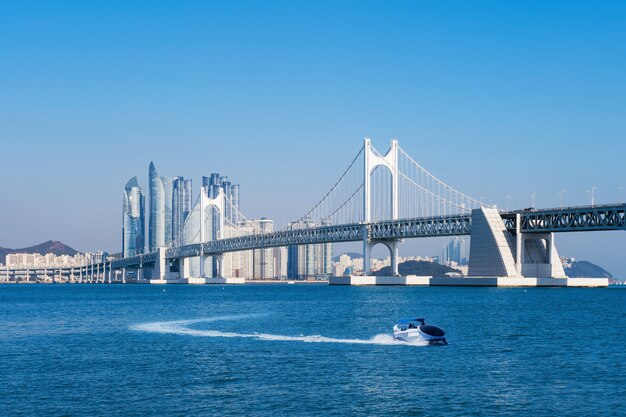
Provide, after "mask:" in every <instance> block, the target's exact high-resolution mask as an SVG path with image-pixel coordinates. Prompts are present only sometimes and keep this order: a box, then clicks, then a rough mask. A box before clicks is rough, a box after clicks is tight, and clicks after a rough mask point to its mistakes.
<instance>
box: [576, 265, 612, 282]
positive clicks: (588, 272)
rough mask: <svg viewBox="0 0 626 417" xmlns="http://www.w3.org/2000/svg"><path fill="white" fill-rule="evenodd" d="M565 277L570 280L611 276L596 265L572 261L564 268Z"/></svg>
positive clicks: (610, 277)
mask: <svg viewBox="0 0 626 417" xmlns="http://www.w3.org/2000/svg"><path fill="white" fill-rule="evenodd" d="M565 275H567V276H568V277H570V278H609V279H612V278H613V275H611V274H610V273H609V272H607V271H606V270H605V269H603V268H601V267H599V266H598V265H596V264H593V263H591V262H587V261H574V262H572V263H571V264H570V266H569V267H568V268H565Z"/></svg>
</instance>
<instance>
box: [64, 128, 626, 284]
mask: <svg viewBox="0 0 626 417" xmlns="http://www.w3.org/2000/svg"><path fill="white" fill-rule="evenodd" d="M246 219H247V218H246V216H244V215H243V214H242V213H241V212H240V211H239V210H238V208H237V207H236V206H235V205H234V204H233V203H232V201H230V199H229V198H228V197H226V195H225V194H224V193H223V192H222V191H220V192H219V194H218V195H217V196H216V197H215V198H209V196H208V195H207V193H206V190H202V191H201V192H200V196H199V197H198V200H197V201H196V203H195V205H194V208H193V211H192V212H191V214H190V215H189V216H188V218H187V220H186V222H185V224H184V227H183V233H182V235H181V236H179V237H178V238H177V239H175V240H174V242H173V244H171V245H170V246H168V247H161V248H158V249H157V250H155V251H152V252H150V253H145V254H140V255H136V256H130V257H125V258H119V259H113V260H108V261H103V262H100V263H98V264H96V265H89V266H85V267H84V269H80V270H79V271H78V272H79V273H80V274H81V276H82V275H83V274H84V275H85V276H87V277H91V279H93V278H94V274H95V276H96V279H97V278H98V277H101V279H102V281H106V280H107V279H108V280H109V281H111V279H112V278H111V277H112V276H115V277H117V276H119V275H121V276H122V280H125V277H126V274H127V271H129V270H132V271H134V272H135V273H136V275H137V277H138V279H139V280H142V279H144V280H150V281H151V282H155V283H168V282H196V283H210V282H221V283H223V282H229V281H228V280H227V279H225V278H224V277H223V274H222V264H223V256H224V254H226V253H230V252H238V251H248V250H254V249H265V248H272V247H283V246H298V245H309V244H323V243H335V242H362V245H363V255H364V265H363V269H364V271H363V272H364V276H363V277H336V278H331V283H337V284H359V283H361V284H385V283H387V284H411V283H413V284H423V285H456V284H459V285H460V283H461V282H462V283H465V284H470V285H541V284H542V283H543V284H544V285H583V286H604V285H606V280H605V279H604V280H596V281H593V280H587V281H579V282H578V283H576V282H575V280H569V281H568V280H567V278H566V277H565V273H564V271H563V267H562V266H561V262H560V259H559V256H558V252H557V250H556V247H555V244H554V234H555V233H565V232H595V231H605V230H626V205H625V204H610V205H595V204H594V205H590V206H582V207H566V208H556V209H536V208H528V209H524V210H519V211H506V212H502V211H499V210H497V209H496V208H492V207H488V206H487V205H485V204H483V203H482V202H481V201H479V200H477V199H475V198H472V197H470V196H468V195H466V194H464V193H462V192H460V191H458V190H456V189H454V188H452V187H451V186H449V185H448V184H446V183H444V182H443V181H441V180H440V179H439V178H437V177H435V176H434V175H433V174H431V173H430V172H429V171H427V170H426V169H425V168H423V167H422V166H421V165H420V164H418V163H417V162H416V161H415V160H413V159H412V158H411V157H410V156H409V155H408V154H406V153H405V152H404V150H403V149H402V148H401V147H400V146H399V145H398V142H397V141H396V140H393V141H392V142H391V147H390V149H389V150H388V152H387V153H386V154H384V155H383V154H381V153H379V152H377V151H376V149H374V147H373V146H372V145H371V142H370V140H369V139H365V141H364V144H363V147H361V149H360V150H359V151H358V152H357V155H356V156H355V157H354V159H353V160H352V162H351V163H350V164H349V166H348V167H347V168H346V170H345V171H344V172H343V174H342V175H341V176H340V177H339V179H338V180H337V182H336V183H335V184H334V185H333V186H332V187H331V188H330V190H329V191H328V192H327V193H326V194H325V195H324V196H323V197H322V198H321V199H320V201H319V202H318V203H317V204H315V205H314V206H313V208H311V210H309V211H308V212H307V213H306V214H304V215H303V216H302V217H300V218H298V219H297V220H296V221H293V222H292V223H291V224H290V226H288V227H287V228H285V229H284V230H280V231H275V232H271V233H264V232H263V231H261V230H252V231H251V230H250V229H249V227H248V228H246V229H245V230H244V228H243V227H242V226H241V224H242V220H246ZM460 235H469V236H470V237H471V240H470V257H469V274H468V275H469V276H468V277H466V278H450V279H447V280H446V279H440V280H439V281H437V280H434V279H431V278H424V279H421V280H420V279H418V278H417V277H415V278H414V279H413V280H411V279H408V278H406V277H398V246H399V243H400V242H401V241H402V240H404V239H411V238H425V237H435V236H460ZM377 244H382V245H384V246H386V247H387V248H388V249H389V251H390V255H391V270H392V275H393V276H391V277H370V274H371V270H370V253H371V250H372V248H373V247H374V246H375V245H377ZM207 261H209V262H207ZM193 262H195V264H196V266H197V268H194V269H195V271H194V272H195V273H193V274H192V273H191V270H192V268H190V265H191V264H192V263H193ZM212 262H215V263H216V266H217V267H216V268H210V267H207V266H206V265H207V264H210V265H212ZM214 271H215V272H216V273H215V274H214ZM57 272H58V273H59V274H64V273H65V274H69V273H70V272H69V271H57ZM75 272H76V271H75V268H72V271H71V273H72V274H74V273H75ZM192 275H195V276H192ZM459 280H464V281H459Z"/></svg>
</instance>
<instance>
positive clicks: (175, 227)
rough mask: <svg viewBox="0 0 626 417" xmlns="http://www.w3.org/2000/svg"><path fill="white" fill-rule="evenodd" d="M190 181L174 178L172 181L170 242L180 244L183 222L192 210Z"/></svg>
mask: <svg viewBox="0 0 626 417" xmlns="http://www.w3.org/2000/svg"><path fill="white" fill-rule="evenodd" d="M191 193H192V189H191V180H186V179H185V178H183V177H174V179H173V181H172V240H173V241H174V242H177V243H179V244H180V242H181V240H182V232H183V227H184V225H185V220H187V216H189V213H190V212H191V208H192V195H191Z"/></svg>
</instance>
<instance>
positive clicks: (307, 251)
mask: <svg viewBox="0 0 626 417" xmlns="http://www.w3.org/2000/svg"><path fill="white" fill-rule="evenodd" d="M314 226H315V223H314V222H312V221H311V220H304V221H299V222H292V223H291V224H290V226H289V227H290V228H292V229H304V228H310V227H314ZM332 251H333V245H332V243H319V244H312V245H299V246H289V248H288V261H287V274H288V276H289V278H313V277H315V276H316V275H330V274H331V273H332Z"/></svg>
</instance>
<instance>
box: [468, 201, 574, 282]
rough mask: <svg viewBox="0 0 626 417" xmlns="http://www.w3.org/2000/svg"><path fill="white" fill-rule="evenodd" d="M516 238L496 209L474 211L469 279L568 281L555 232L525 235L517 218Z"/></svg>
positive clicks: (519, 217)
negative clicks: (555, 239)
mask: <svg viewBox="0 0 626 417" xmlns="http://www.w3.org/2000/svg"><path fill="white" fill-rule="evenodd" d="M515 221H516V227H515V232H514V233H515V235H513V232H511V231H509V230H507V227H506V225H505V223H504V221H503V220H502V217H501V216H500V213H499V212H498V210H497V209H491V208H479V209H476V210H473V211H472V232H471V242H470V259H469V274H468V275H469V276H470V277H501V278H521V277H524V278H566V275H565V271H563V266H562V265H561V259H560V258H559V254H558V252H557V250H556V247H555V246H554V234H553V233H522V232H521V226H520V224H521V216H520V214H517V215H516V219H515Z"/></svg>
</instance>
